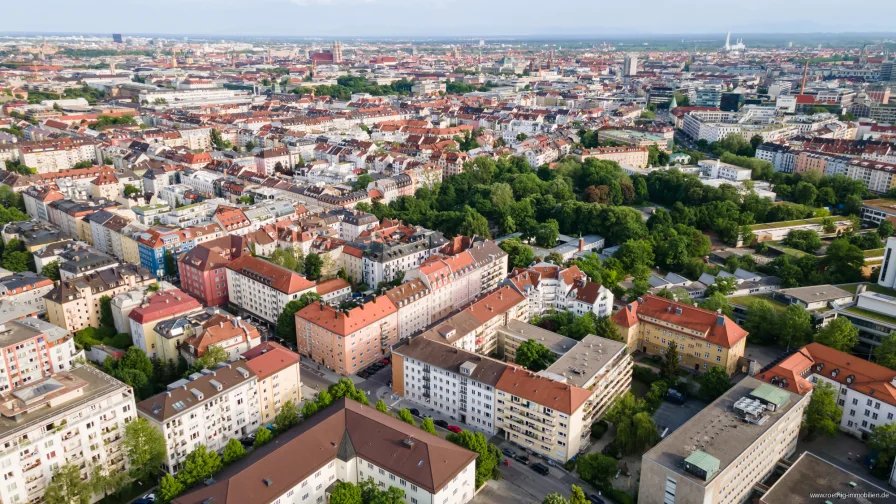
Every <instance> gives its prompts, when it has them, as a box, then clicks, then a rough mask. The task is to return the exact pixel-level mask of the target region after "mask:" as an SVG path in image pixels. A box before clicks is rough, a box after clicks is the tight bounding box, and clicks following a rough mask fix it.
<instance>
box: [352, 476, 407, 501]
mask: <svg viewBox="0 0 896 504" xmlns="http://www.w3.org/2000/svg"><path fill="white" fill-rule="evenodd" d="M358 487H359V488H360V489H361V502H363V503H364V504H404V491H403V490H401V489H399V488H397V487H394V486H390V487H389V488H387V489H385V490H380V488H379V487H378V486H377V484H376V483H374V481H373V478H367V479H366V480H364V481H362V482H361V483H360V484H359V485H358Z"/></svg>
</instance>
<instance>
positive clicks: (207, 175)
mask: <svg viewBox="0 0 896 504" xmlns="http://www.w3.org/2000/svg"><path fill="white" fill-rule="evenodd" d="M223 178H224V174H222V173H217V172H213V171H208V170H199V171H195V172H193V173H190V174H189V175H184V174H181V177H180V180H181V183H182V184H184V185H187V186H189V187H192V188H193V189H196V190H197V191H199V192H201V193H205V194H211V195H214V194H215V182H217V181H219V180H221V179H223Z"/></svg>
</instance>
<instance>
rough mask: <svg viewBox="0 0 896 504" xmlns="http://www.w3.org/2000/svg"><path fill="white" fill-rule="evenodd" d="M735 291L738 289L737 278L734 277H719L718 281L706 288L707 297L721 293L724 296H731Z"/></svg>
mask: <svg viewBox="0 0 896 504" xmlns="http://www.w3.org/2000/svg"><path fill="white" fill-rule="evenodd" d="M735 289H737V278H735V277H733V276H730V277H723V276H717V277H716V281H715V282H714V283H713V284H712V285H710V286H709V287H707V288H706V295H707V296H712V295H713V294H715V293H719V294H722V295H723V296H729V295H731V294H733V293H734V291H735Z"/></svg>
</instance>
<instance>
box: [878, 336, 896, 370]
mask: <svg viewBox="0 0 896 504" xmlns="http://www.w3.org/2000/svg"><path fill="white" fill-rule="evenodd" d="M874 361H875V362H877V363H878V364H880V365H881V366H885V367H888V368H890V369H894V370H896V332H891V333H890V334H888V335H886V336H884V337H883V338H882V339H881V340H880V345H878V346H877V348H875V349H874Z"/></svg>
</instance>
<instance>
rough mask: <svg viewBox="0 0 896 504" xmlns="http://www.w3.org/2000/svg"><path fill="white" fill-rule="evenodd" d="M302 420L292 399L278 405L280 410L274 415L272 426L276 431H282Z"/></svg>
mask: <svg viewBox="0 0 896 504" xmlns="http://www.w3.org/2000/svg"><path fill="white" fill-rule="evenodd" d="M301 420H302V417H301V415H300V412H299V407H298V406H296V403H295V402H293V401H292V400H288V401H286V402H284V403H283V404H282V405H281V406H280V412H278V413H277V416H275V417H274V426H275V427H276V428H277V432H284V431H286V430H288V429H289V428H290V427H292V426H294V425H298V423H299V422H300V421H301Z"/></svg>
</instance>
